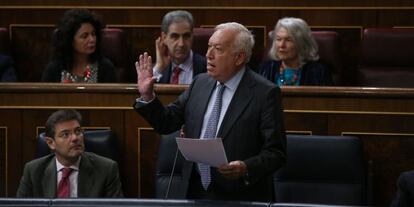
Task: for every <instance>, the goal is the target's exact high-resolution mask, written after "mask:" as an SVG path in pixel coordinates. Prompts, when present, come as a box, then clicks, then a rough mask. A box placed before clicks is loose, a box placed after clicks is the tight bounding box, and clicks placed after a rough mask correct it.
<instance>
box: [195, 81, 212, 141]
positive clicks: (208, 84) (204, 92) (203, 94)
mask: <svg viewBox="0 0 414 207" xmlns="http://www.w3.org/2000/svg"><path fill="white" fill-rule="evenodd" d="M203 81H204V80H199V82H201V83H200V85H199V86H198V88H197V89H196V90H194V92H193V93H192V94H191V95H193V96H194V98H195V100H197V101H196V102H195V103H196V104H194V105H195V106H192V107H193V108H192V111H191V112H190V113H194V114H195V115H194V117H197V119H195V120H193V121H194V122H195V123H194V126H195V127H194V134H195V136H194V137H200V135H201V128H202V126H203V120H204V114H205V113H206V110H207V106H208V102H209V100H210V96H211V94H212V92H213V90H214V88H215V87H216V81H215V80H214V79H212V78H207V80H205V81H204V82H203ZM191 95H190V96H191Z"/></svg>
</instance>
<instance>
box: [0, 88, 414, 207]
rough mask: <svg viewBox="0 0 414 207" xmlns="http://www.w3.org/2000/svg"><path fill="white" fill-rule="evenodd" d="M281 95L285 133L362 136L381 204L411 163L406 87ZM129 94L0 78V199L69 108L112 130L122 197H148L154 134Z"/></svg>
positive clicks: (168, 94) (412, 132) (410, 99)
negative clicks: (53, 116)
mask: <svg viewBox="0 0 414 207" xmlns="http://www.w3.org/2000/svg"><path fill="white" fill-rule="evenodd" d="M185 88H186V86H180V85H157V86H156V93H157V94H158V95H159V97H160V98H161V100H162V101H163V103H169V102H171V101H173V100H174V99H175V98H176V97H177V96H178V95H179V94H180V93H181V92H182V91H183V90H185ZM282 95H283V105H284V111H285V125H286V130H287V131H288V132H289V133H295V134H314V135H354V136H358V137H359V138H360V139H361V140H362V143H363V148H364V158H365V160H366V163H367V164H368V162H370V163H372V170H373V184H374V204H375V206H385V205H388V204H389V202H390V200H391V198H392V196H393V193H394V190H395V182H396V179H397V177H398V175H399V173H400V172H402V171H404V170H409V169H411V168H412V166H414V153H412V149H413V148H414V139H413V138H414V128H413V123H414V89H391V88H387V89H385V88H355V87H349V88H336V87H285V88H282ZM137 97H138V93H137V91H136V86H135V85H134V84H90V85H77V84H68V85H61V84H46V83H20V84H18V83H1V84H0V114H1V116H0V127H2V128H1V129H7V133H6V134H4V133H3V134H2V135H1V136H0V139H2V140H0V145H1V146H0V148H1V152H2V153H0V156H1V157H0V160H2V162H3V163H0V170H2V172H1V173H0V176H1V177H0V180H1V182H0V183H1V187H0V193H1V195H0V196H8V197H12V196H14V195H15V192H16V189H17V186H18V183H19V179H20V176H21V174H22V170H23V166H24V164H25V163H26V162H27V161H29V160H31V159H33V158H34V154H35V148H36V145H35V144H36V133H37V129H38V127H43V125H44V122H45V121H46V119H47V117H48V116H49V114H50V113H51V112H53V111H54V110H57V109H62V108H75V109H79V110H80V112H81V113H82V115H83V117H84V124H83V125H84V126H85V127H91V128H97V127H109V128H111V129H112V130H113V131H114V132H115V134H116V135H117V137H118V139H119V150H120V152H121V157H120V158H121V159H120V171H121V176H122V183H123V188H124V192H125V195H126V196H127V197H142V198H149V197H153V195H154V184H153V183H154V179H155V178H154V169H155V161H156V159H157V152H158V144H159V135H158V134H157V133H155V132H154V131H153V130H152V128H151V127H150V126H149V125H148V123H147V122H146V121H145V120H143V119H142V117H141V116H139V115H138V114H136V113H135V112H134V111H133V109H132V104H133V102H134V100H135V98H137ZM2 131H4V130H2ZM4 162H5V163H4Z"/></svg>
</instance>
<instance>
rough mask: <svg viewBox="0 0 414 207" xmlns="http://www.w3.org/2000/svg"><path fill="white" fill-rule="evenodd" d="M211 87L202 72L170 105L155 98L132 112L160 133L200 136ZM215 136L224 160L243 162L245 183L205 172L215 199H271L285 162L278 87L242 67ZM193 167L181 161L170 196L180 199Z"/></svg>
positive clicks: (214, 83)
mask: <svg viewBox="0 0 414 207" xmlns="http://www.w3.org/2000/svg"><path fill="white" fill-rule="evenodd" d="M215 86H216V81H215V80H214V79H213V78H211V77H210V76H209V75H208V74H207V73H204V74H200V75H198V76H197V77H195V79H194V80H193V82H192V84H191V85H190V87H189V88H188V89H187V90H186V91H185V92H183V93H182V94H181V95H180V96H179V97H178V99H177V100H176V101H175V102H173V103H171V104H170V105H168V106H166V107H163V106H162V104H161V102H160V101H159V100H158V99H157V98H156V99H154V100H153V101H152V102H150V103H148V104H146V105H143V104H142V103H140V102H136V103H135V105H134V108H135V110H136V111H137V112H138V113H140V114H141V115H142V116H143V117H144V118H145V119H146V120H147V121H148V122H149V123H150V124H151V126H153V127H154V129H155V130H156V131H157V132H159V133H161V134H168V133H171V132H174V131H176V130H178V129H180V127H181V125H183V124H185V130H186V131H185V135H186V137H200V134H201V128H202V124H203V117H204V113H205V111H206V109H207V105H208V101H209V99H210V96H211V93H212V92H213V90H214V87H215ZM217 137H220V138H223V144H224V148H225V151H226V155H227V159H228V160H229V162H230V161H234V160H242V161H244V162H245V163H246V165H247V168H248V175H249V176H248V178H246V179H247V180H249V181H250V184H249V185H246V183H245V182H244V181H245V180H244V179H242V178H240V179H237V180H229V179H226V178H224V177H223V176H221V174H220V173H219V172H218V171H217V169H216V168H211V179H212V181H211V185H213V186H215V187H214V188H215V189H216V193H217V194H218V195H220V196H221V198H220V199H227V200H250V201H271V200H273V181H272V174H273V173H274V172H275V171H276V170H277V169H279V168H280V167H281V166H282V165H283V164H284V163H285V160H286V152H285V147H286V137H285V133H284V126H283V118H282V109H281V95H280V89H279V87H277V86H275V85H274V84H272V83H271V82H269V81H267V80H266V79H264V78H263V77H261V76H260V75H258V74H256V73H255V72H253V71H251V70H250V69H246V72H245V74H244V75H243V77H242V79H241V81H240V83H239V86H238V88H237V90H236V92H235V94H234V96H233V99H232V100H231V102H230V105H229V107H228V109H227V112H226V114H225V115H224V118H223V121H222V124H221V126H220V128H219V131H218V134H217ZM171 159H173V158H171ZM193 165H194V163H193V162H189V161H185V162H184V163H183V167H182V173H183V179H182V182H180V183H179V186H180V188H179V189H181V190H182V191H181V192H178V193H177V192H174V194H176V195H180V196H179V197H178V198H186V195H187V194H186V193H187V189H188V185H189V180H190V176H191V172H192V170H193ZM174 189H175V188H174Z"/></svg>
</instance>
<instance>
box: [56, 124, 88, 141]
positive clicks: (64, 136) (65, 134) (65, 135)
mask: <svg viewBox="0 0 414 207" xmlns="http://www.w3.org/2000/svg"><path fill="white" fill-rule="evenodd" d="M83 133H84V130H83V129H82V128H80V127H79V128H76V129H75V130H74V131H70V130H63V131H61V132H60V133H59V134H58V135H57V136H58V137H60V138H62V139H68V138H69V137H71V136H72V135H73V134H74V135H75V136H77V137H80V136H83Z"/></svg>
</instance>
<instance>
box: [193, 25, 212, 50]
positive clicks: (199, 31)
mask: <svg viewBox="0 0 414 207" xmlns="http://www.w3.org/2000/svg"><path fill="white" fill-rule="evenodd" d="M213 33H214V28H194V29H193V47H192V49H193V51H194V52H196V53H198V54H200V55H202V56H205V55H206V53H207V48H208V40H209V39H210V37H211V35H212V34H213Z"/></svg>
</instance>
